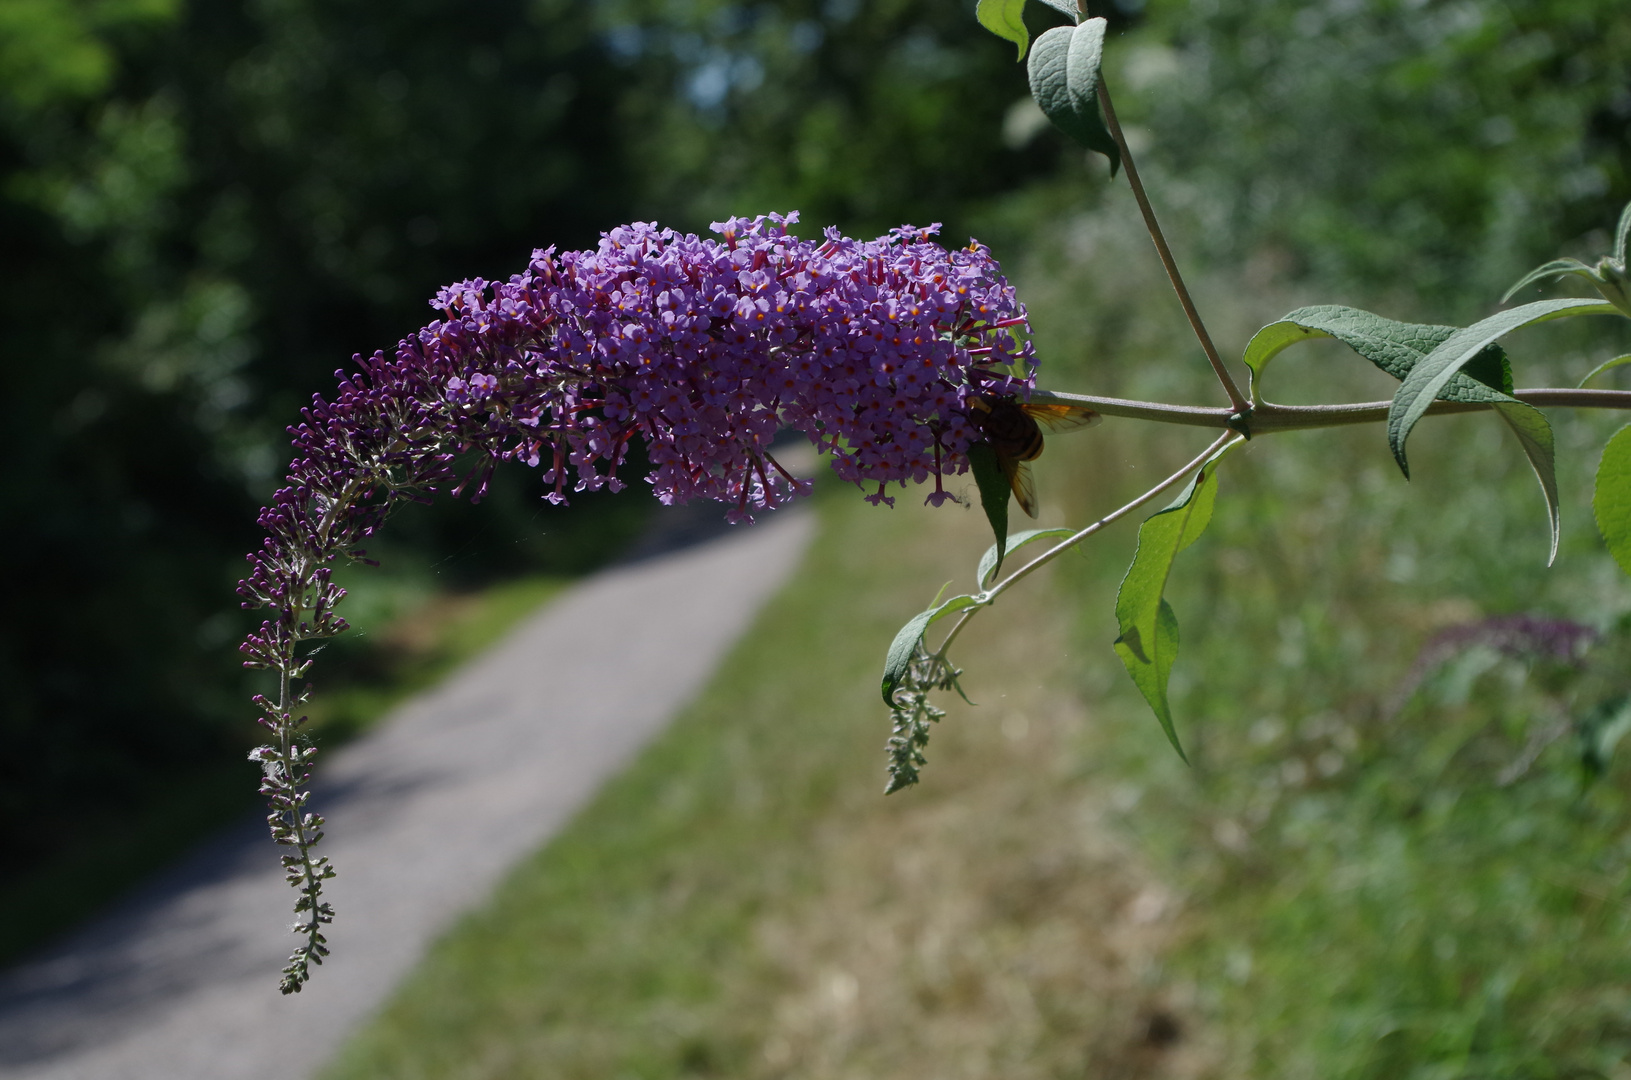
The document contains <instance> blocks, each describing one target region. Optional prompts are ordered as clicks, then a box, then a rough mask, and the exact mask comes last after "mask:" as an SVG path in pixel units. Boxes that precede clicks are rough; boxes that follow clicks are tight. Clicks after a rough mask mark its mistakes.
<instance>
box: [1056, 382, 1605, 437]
mask: <svg viewBox="0 0 1631 1080" xmlns="http://www.w3.org/2000/svg"><path fill="white" fill-rule="evenodd" d="M1512 396H1513V397H1515V398H1517V399H1518V400H1519V401H1521V402H1523V403H1525V404H1527V405H1534V406H1537V407H1552V408H1567V409H1628V410H1631V390H1580V389H1575V388H1573V387H1535V388H1531V389H1527V390H1514V391H1513V392H1512ZM1031 400H1032V401H1052V402H1058V403H1061V404H1069V405H1085V406H1087V407H1088V408H1091V409H1093V410H1094V411H1096V412H1100V413H1103V414H1104V415H1105V416H1123V417H1127V418H1129V419H1133V420H1150V421H1154V422H1155V423H1158V424H1181V425H1184V426H1187V427H1210V428H1228V427H1230V423H1229V422H1230V420H1231V418H1232V417H1233V416H1234V414H1233V413H1232V412H1230V411H1229V410H1228V409H1220V408H1211V407H1207V406H1201V405H1168V404H1165V403H1163V402H1159V401H1132V400H1128V399H1126V398H1111V397H1097V396H1094V395H1092V394H1067V393H1063V392H1060V391H1057V390H1033V391H1031ZM1392 405H1393V403H1392V402H1391V401H1358V402H1353V403H1351V404H1343V405H1275V404H1272V403H1271V402H1266V401H1265V402H1261V403H1259V404H1258V405H1257V407H1256V408H1255V409H1254V410H1253V411H1252V416H1251V432H1252V434H1253V435H1267V434H1272V433H1274V432H1276V431H1307V430H1309V429H1312V428H1327V427H1342V426H1345V425H1348V424H1374V423H1380V422H1381V421H1383V420H1386V419H1387V417H1388V410H1389V408H1391V407H1392ZM1487 408H1489V405H1488V404H1485V403H1483V402H1473V401H1435V402H1433V404H1432V405H1430V406H1429V407H1428V409H1427V413H1426V415H1428V416H1446V415H1450V414H1453V413H1469V412H1479V411H1482V410H1484V409H1487Z"/></svg>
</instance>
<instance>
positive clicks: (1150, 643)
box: [1115, 443, 1239, 761]
mask: <svg viewBox="0 0 1631 1080" xmlns="http://www.w3.org/2000/svg"><path fill="white" fill-rule="evenodd" d="M1233 445H1239V444H1238V443H1237V444H1233ZM1233 445H1231V446H1230V447H1226V448H1224V449H1223V450H1222V451H1220V452H1219V453H1218V454H1216V455H1215V456H1214V457H1213V458H1212V459H1211V460H1210V461H1208V462H1207V463H1206V464H1205V465H1204V466H1202V467H1201V469H1200V471H1199V472H1197V473H1196V474H1195V476H1194V478H1193V479H1191V480H1190V482H1189V484H1188V486H1186V487H1185V488H1184V490H1183V491H1182V492H1181V493H1180V494H1179V496H1178V497H1177V498H1176V499H1174V500H1173V501H1172V504H1171V505H1170V506H1168V507H1167V508H1166V509H1164V510H1161V511H1158V512H1157V513H1155V514H1153V515H1151V516H1150V518H1149V519H1148V520H1146V521H1145V522H1144V524H1143V525H1140V526H1139V529H1138V551H1137V553H1136V554H1134V556H1133V564H1132V565H1131V566H1130V567H1128V568H1127V576H1126V577H1124V578H1122V580H1121V589H1120V590H1119V591H1118V592H1117V593H1116V623H1117V625H1118V626H1119V628H1120V636H1119V637H1117V638H1116V642H1115V650H1116V655H1117V656H1119V657H1121V662H1122V664H1123V666H1125V667H1126V668H1127V674H1129V675H1131V676H1132V678H1133V683H1134V685H1136V686H1137V687H1138V690H1139V693H1141V694H1143V695H1144V700H1145V701H1146V702H1148V703H1149V706H1150V709H1151V710H1152V711H1153V712H1154V713H1155V718H1156V719H1157V720H1158V721H1160V723H1161V730H1162V731H1164V732H1166V735H1167V739H1168V740H1169V741H1170V742H1171V743H1172V748H1173V749H1174V750H1176V751H1178V756H1179V757H1181V758H1183V759H1184V760H1185V761H1188V760H1189V759H1188V757H1186V756H1185V755H1184V748H1183V746H1182V745H1181V744H1180V743H1179V741H1178V732H1177V730H1176V729H1175V728H1174V727H1173V723H1172V708H1171V706H1170V705H1169V704H1168V702H1167V681H1168V678H1169V677H1170V675H1171V674H1172V662H1173V660H1174V659H1175V658H1176V657H1177V655H1178V617H1177V616H1176V615H1174V614H1173V611H1172V608H1171V607H1170V606H1169V605H1168V604H1167V602H1166V599H1165V598H1164V596H1163V595H1162V594H1163V593H1164V592H1165V591H1166V587H1167V576H1168V575H1169V574H1170V573H1171V572H1172V563H1173V560H1175V559H1176V558H1177V557H1178V553H1179V552H1180V551H1182V550H1184V548H1186V547H1188V546H1189V545H1190V544H1193V543H1194V542H1195V541H1196V540H1198V539H1199V538H1200V536H1201V534H1202V533H1203V532H1205V531H1206V526H1207V524H1208V523H1210V522H1211V520H1212V504H1213V501H1214V500H1215V499H1216V497H1217V479H1216V476H1215V473H1216V469H1217V463H1218V461H1219V459H1220V458H1222V456H1223V455H1224V454H1226V453H1228V452H1229V450H1230V449H1233Z"/></svg>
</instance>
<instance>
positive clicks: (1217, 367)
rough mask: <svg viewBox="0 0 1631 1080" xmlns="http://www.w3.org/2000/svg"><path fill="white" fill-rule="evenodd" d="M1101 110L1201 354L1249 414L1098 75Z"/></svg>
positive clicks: (1234, 402) (1240, 409)
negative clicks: (1191, 292) (1198, 307)
mask: <svg viewBox="0 0 1631 1080" xmlns="http://www.w3.org/2000/svg"><path fill="white" fill-rule="evenodd" d="M1098 93H1099V108H1100V109H1102V110H1103V111H1104V126H1105V127H1106V128H1108V129H1109V131H1110V137H1111V138H1112V139H1114V140H1116V149H1117V150H1119V151H1120V152H1121V167H1122V168H1123V169H1124V170H1126V172H1127V184H1128V186H1130V187H1131V188H1132V189H1133V198H1134V199H1137V200H1138V209H1139V212H1140V213H1142V214H1143V215H1144V227H1145V228H1147V229H1148V230H1149V232H1150V239H1151V240H1153V241H1155V253H1156V254H1157V255H1159V256H1160V257H1161V265H1162V266H1163V267H1165V268H1166V271H1167V280H1169V281H1171V282H1172V288H1173V291H1174V292H1176V293H1177V294H1178V302H1179V303H1180V304H1182V305H1183V307H1184V315H1186V316H1187V317H1188V318H1189V326H1190V329H1192V330H1194V331H1195V338H1196V340H1198V341H1199V342H1200V343H1201V351H1202V352H1204V353H1206V359H1207V362H1208V363H1210V364H1211V365H1212V371H1213V372H1214V373H1215V374H1216V375H1217V377H1218V381H1219V382H1220V383H1222V384H1223V389H1224V391H1225V392H1226V393H1228V395H1229V403H1230V404H1231V405H1232V406H1234V408H1233V409H1232V410H1231V411H1233V412H1236V413H1242V414H1244V413H1249V412H1250V411H1251V403H1250V402H1248V401H1247V400H1246V396H1245V395H1244V394H1242V393H1241V392H1240V387H1239V386H1236V385H1235V380H1234V378H1233V377H1232V376H1231V375H1230V374H1229V369H1228V367H1226V366H1225V365H1224V363H1223V357H1222V356H1220V355H1218V347H1217V346H1216V345H1214V344H1212V335H1211V334H1208V333H1207V332H1206V324H1205V323H1203V322H1201V315H1200V312H1199V311H1197V310H1195V301H1194V300H1192V299H1190V296H1189V288H1188V286H1186V285H1185V284H1184V278H1183V275H1182V274H1180V273H1179V272H1178V262H1177V260H1175V259H1174V258H1173V257H1172V249H1171V248H1169V247H1168V246H1167V238H1166V235H1165V234H1164V233H1162V232H1161V223H1160V222H1158V221H1156V220H1155V208H1154V207H1152V206H1151V205H1150V199H1149V196H1148V195H1146V194H1145V193H1144V183H1143V181H1141V180H1140V179H1139V178H1138V166H1137V165H1135V164H1134V163H1133V152H1132V151H1131V150H1129V149H1128V148H1127V137H1126V136H1125V135H1123V134H1122V133H1121V124H1120V123H1118V122H1117V120H1116V110H1115V108H1114V106H1112V105H1111V104H1110V90H1109V88H1108V87H1107V86H1106V85H1105V82H1104V75H1103V73H1102V72H1101V73H1100V75H1099V88H1098Z"/></svg>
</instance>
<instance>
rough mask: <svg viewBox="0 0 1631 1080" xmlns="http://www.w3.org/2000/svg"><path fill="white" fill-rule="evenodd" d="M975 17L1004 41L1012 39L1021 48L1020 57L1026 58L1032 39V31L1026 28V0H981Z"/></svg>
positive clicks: (975, 11)
mask: <svg viewBox="0 0 1631 1080" xmlns="http://www.w3.org/2000/svg"><path fill="white" fill-rule="evenodd" d="M974 17H975V18H976V19H978V20H979V21H980V25H981V26H983V27H985V28H986V29H987V30H989V31H991V32H992V33H993V34H996V35H997V36H998V37H1000V38H1002V39H1003V40H1004V41H1012V42H1013V43H1014V45H1015V47H1017V48H1018V49H1019V59H1020V60H1023V59H1025V47H1026V46H1027V45H1029V44H1030V41H1031V32H1030V31H1029V30H1027V29H1026V28H1025V0H980V2H979V4H978V5H976V6H975V8H974Z"/></svg>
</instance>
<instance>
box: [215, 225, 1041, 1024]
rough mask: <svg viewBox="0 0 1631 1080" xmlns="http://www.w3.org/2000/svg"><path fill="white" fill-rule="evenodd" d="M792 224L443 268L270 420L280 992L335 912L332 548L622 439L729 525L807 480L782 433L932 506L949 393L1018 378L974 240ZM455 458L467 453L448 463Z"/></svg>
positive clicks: (567, 466)
mask: <svg viewBox="0 0 1631 1080" xmlns="http://www.w3.org/2000/svg"><path fill="white" fill-rule="evenodd" d="M797 220H798V217H797V215H796V214H789V215H787V216H786V217H783V216H781V215H779V214H771V215H770V216H769V217H768V218H764V217H761V218H755V219H752V220H747V219H742V218H732V219H731V220H729V221H726V222H722V223H717V224H715V225H714V226H713V229H714V231H715V232H717V233H718V234H719V235H720V236H721V237H723V240H714V239H703V238H700V237H697V236H695V235H681V234H678V233H675V232H674V231H672V230H670V229H662V228H659V227H658V226H657V225H655V224H634V225H628V226H623V227H620V228H617V229H613V230H612V231H611V232H609V233H607V234H605V236H603V237H602V239H601V242H600V246H599V247H598V248H597V249H596V250H594V251H573V252H566V253H562V254H557V253H556V251H555V249H554V248H548V249H545V250H540V251H535V252H534V253H533V257H532V262H531V264H530V265H529V266H528V268H527V272H526V273H524V274H518V275H516V276H515V277H512V278H510V280H509V281H508V282H488V281H484V280H482V279H479V278H477V279H473V280H470V281H463V282H459V283H457V284H454V285H450V286H448V287H446V288H444V289H442V290H440V291H439V292H438V293H437V294H436V297H435V298H434V299H433V300H432V301H431V306H432V307H433V308H435V309H437V310H438V311H440V312H441V314H442V318H441V319H439V320H437V321H435V322H432V323H430V324H429V325H428V326H426V327H424V328H423V329H422V330H420V331H419V332H418V333H417V334H415V335H413V336H412V337H409V338H406V339H405V340H403V341H402V342H400V343H398V345H397V347H396V350H395V351H394V352H393V353H392V354H391V355H390V356H387V355H386V354H384V353H375V354H374V355H373V356H372V357H371V358H369V359H366V360H364V359H362V358H360V357H359V358H357V363H358V364H359V365H360V367H361V370H359V371H357V372H355V373H353V374H351V375H349V376H347V375H345V374H344V373H343V372H342V373H337V377H338V378H339V380H340V385H339V391H338V393H337V394H336V395H335V396H334V398H333V400H332V401H329V400H325V399H323V398H321V397H317V398H313V400H312V403H311V405H310V407H309V408H307V409H305V410H303V412H302V415H303V417H304V422H302V423H300V424H298V425H296V426H295V427H293V428H291V429H290V433H291V434H292V435H293V436H294V448H295V459H294V462H293V463H292V464H291V465H290V467H289V474H288V482H287V486H286V487H284V488H283V489H281V490H280V491H278V492H277V493H276V494H275V495H274V496H273V498H272V503H271V505H269V506H267V507H266V508H265V509H263V510H262V511H261V515H260V525H261V527H262V528H263V529H264V530H265V531H266V537H267V538H266V541H265V542H264V544H263V545H262V547H261V548H260V550H258V551H256V552H254V553H252V554H251V555H250V556H249V561H250V563H251V564H252V566H251V569H250V573H249V576H248V577H247V578H245V579H244V580H243V581H242V582H240V583H239V586H238V592H239V594H240V595H241V596H242V597H243V598H244V606H245V607H250V608H259V607H267V608H271V609H272V611H273V615H272V616H271V617H270V618H268V619H267V620H266V621H265V622H263V623H262V624H261V627H260V629H259V630H257V631H256V632H255V633H254V634H251V635H250V636H249V637H248V638H247V639H246V640H245V641H244V643H243V645H242V646H241V649H240V651H241V652H242V653H243V655H244V661H245V663H246V665H248V666H250V667H256V668H267V669H270V670H272V671H275V672H277V673H278V676H279V680H280V685H279V696H278V700H277V701H275V702H274V701H271V700H268V699H265V698H261V699H259V701H258V704H259V705H260V707H261V709H262V711H263V712H264V713H265V716H264V717H263V719H262V723H264V724H266V725H267V726H268V727H269V728H270V729H271V730H272V731H273V732H274V734H275V736H276V738H277V745H275V746H269V747H262V748H261V749H260V750H257V751H256V752H255V755H254V760H256V761H257V762H259V763H260V764H261V766H262V768H263V770H264V772H265V776H266V780H265V782H264V783H263V786H262V790H263V792H264V793H265V794H266V795H267V796H268V798H269V799H270V800H271V802H272V814H271V815H270V817H269V819H268V820H269V823H270V825H271V827H272V832H273V837H274V839H276V840H277V841H278V842H279V843H281V844H285V845H288V846H291V847H294V848H296V849H297V854H293V855H287V856H285V857H284V864H285V869H286V870H287V871H288V877H289V881H290V883H291V884H293V885H295V886H296V887H298V888H299V889H300V890H301V899H300V901H299V902H298V903H297V907H296V910H297V912H299V913H300V914H301V916H302V922H300V923H299V924H297V926H296V928H295V929H296V931H297V932H299V933H301V934H302V935H304V941H303V943H302V944H301V946H300V947H299V948H298V949H297V950H296V952H295V955H294V956H293V957H291V959H290V964H289V966H288V967H287V968H285V969H284V982H283V990H284V992H285V993H290V992H294V991H298V990H299V989H300V986H301V985H302V984H303V983H304V982H305V980H306V978H307V976H308V973H309V970H308V969H309V965H310V964H312V963H321V962H322V956H323V955H324V954H326V952H327V949H326V947H325V945H324V943H323V935H322V933H321V932H320V927H321V925H322V924H323V923H326V922H328V921H329V920H330V919H331V918H332V912H331V911H330V909H329V908H328V905H327V904H324V903H322V902H321V900H320V893H321V883H322V881H323V880H325V879H326V878H327V877H329V876H332V874H333V870H332V868H330V867H329V865H328V863H327V860H325V859H322V858H314V857H313V856H312V855H311V852H310V849H311V847H312V845H313V844H315V843H316V841H317V838H318V837H320V835H321V828H322V819H321V818H320V817H317V816H316V815H315V814H307V813H305V812H304V809H303V808H304V804H305V792H304V791H303V790H302V789H303V784H304V780H305V777H306V773H307V771H308V767H309V765H310V762H311V756H312V751H311V750H310V748H304V747H301V746H300V745H299V743H298V739H297V738H296V732H297V729H298V728H299V726H300V725H301V723H303V722H304V718H303V717H301V718H296V713H297V712H298V710H299V707H300V705H301V703H302V702H303V701H304V700H305V690H304V689H302V688H301V687H299V686H297V685H296V683H297V680H300V679H301V678H303V676H304V675H305V671H306V668H307V666H308V665H309V660H308V659H305V658H304V654H303V653H302V650H301V643H302V642H307V641H312V640H316V639H321V638H326V637H332V636H333V635H335V634H338V633H340V632H342V631H343V630H344V629H345V628H346V627H345V621H344V620H343V619H341V618H340V617H339V616H338V615H337V614H336V613H335V607H336V605H337V604H338V603H339V601H340V599H341V597H343V596H344V590H343V589H340V588H339V587H338V586H336V585H334V584H333V583H332V582H331V580H330V575H331V572H332V569H331V565H332V564H333V563H334V562H335V561H336V560H337V559H339V558H341V557H342V556H344V557H351V558H360V557H361V555H362V552H361V551H360V550H359V545H360V544H361V543H362V542H363V541H364V540H365V539H366V538H367V537H368V536H370V535H372V534H373V532H374V531H375V530H376V529H377V528H379V526H380V525H381V524H382V523H383V521H384V520H385V517H386V516H387V514H388V513H389V512H390V510H391V509H392V508H393V507H394V506H395V505H396V504H398V503H400V502H402V501H404V500H407V499H421V500H422V499H425V498H426V497H427V496H428V494H429V493H431V492H435V491H439V490H443V489H451V490H452V492H453V493H454V494H455V495H460V494H463V493H465V492H469V493H470V496H471V498H472V499H473V500H477V499H480V498H481V495H482V493H483V492H484V491H485V490H486V486H487V480H488V478H489V477H490V476H491V474H492V470H493V468H494V467H495V466H496V465H497V464H498V463H499V462H501V461H506V460H515V461H522V462H525V463H526V464H528V465H531V466H534V467H536V468H539V469H541V470H542V472H543V480H544V482H545V484H546V486H547V488H548V491H547V493H546V495H545V498H547V499H548V500H549V501H550V502H552V503H562V502H565V501H566V500H567V497H568V492H569V491H570V492H573V493H575V492H579V491H597V490H599V489H601V488H603V487H605V488H609V489H611V490H613V491H616V490H619V489H620V488H621V487H622V486H623V484H622V482H621V481H619V480H618V479H617V477H616V471H617V468H618V466H619V465H620V464H621V463H622V462H623V460H624V458H625V457H626V456H627V455H628V452H629V447H630V444H631V443H632V442H633V440H635V439H640V440H642V441H643V442H644V444H645V446H646V453H647V457H648V458H649V460H650V461H651V463H652V470H651V473H650V474H649V475H648V476H647V477H646V482H647V483H649V484H650V485H651V487H652V491H653V493H654V494H655V495H656V496H657V498H658V499H659V500H660V501H662V502H664V503H667V504H674V503H682V502H687V501H689V500H691V499H697V498H706V499H714V500H717V501H720V502H722V503H725V504H726V505H727V506H728V507H729V508H730V509H729V511H728V516H729V518H730V519H731V520H732V521H743V522H746V521H751V520H752V515H753V512H754V511H756V510H762V509H770V508H773V507H776V506H779V505H781V504H782V503H784V502H786V501H787V500H789V499H791V498H793V497H795V496H797V495H802V494H805V493H807V492H808V491H809V488H810V484H809V482H808V481H803V480H799V479H796V478H795V477H793V476H792V475H791V474H789V473H788V472H787V471H786V470H785V469H783V468H782V467H781V465H780V464H778V463H777V462H776V460H775V458H773V457H772V456H771V454H770V449H769V448H770V444H771V441H772V440H773V439H774V438H775V436H776V433H777V432H778V431H779V430H780V429H782V428H783V427H793V428H796V429H798V430H799V431H802V432H803V433H805V434H806V435H807V436H808V437H809V438H810V440H811V441H812V442H813V443H814V444H815V445H816V446H817V447H818V448H819V449H821V450H822V451H825V452H826V453H827V454H829V455H830V459H831V462H832V467H833V469H834V471H836V472H837V473H838V475H839V476H840V477H842V478H843V479H845V480H848V481H851V482H853V483H855V484H857V485H861V486H863V487H864V488H865V489H866V490H867V491H868V494H867V496H866V497H867V499H868V501H870V502H874V503H877V502H884V503H889V504H890V505H893V503H894V499H893V498H891V497H890V496H889V495H888V493H887V491H888V485H889V484H891V483H896V482H898V483H900V484H901V485H902V486H904V485H905V484H906V482H907V481H909V480H910V481H915V482H919V483H921V482H924V481H926V480H928V479H929V478H930V477H931V476H932V477H933V478H934V480H935V491H934V493H933V494H931V495H930V496H929V501H930V502H933V503H934V504H936V505H939V504H940V503H941V502H943V501H945V500H947V499H950V498H951V497H952V496H951V495H950V494H949V493H947V492H946V491H945V490H944V488H943V487H942V486H941V480H942V478H943V477H945V476H947V475H955V474H958V473H962V472H965V471H966V470H967V468H968V459H967V450H968V446H969V444H970V443H971V442H973V441H974V440H976V439H977V438H978V437H979V435H978V433H977V431H976V429H975V427H974V426H973V425H972V424H971V423H970V421H969V418H968V413H967V407H966V403H967V400H968V398H969V397H970V396H971V395H976V394H977V395H981V396H985V397H991V396H1009V395H1021V396H1023V395H1024V394H1026V393H1027V392H1028V391H1029V389H1030V388H1031V386H1032V384H1033V383H1034V379H1035V367H1036V361H1035V357H1034V355H1033V353H1032V350H1031V346H1030V345H1029V344H1028V343H1025V344H1021V342H1020V341H1019V340H1018V339H1017V338H1016V337H1015V336H1014V334H1013V333H1012V329H1013V328H1019V327H1024V326H1025V308H1024V306H1023V305H1022V304H1020V303H1019V301H1018V300H1017V299H1016V298H1015V296H1014V292H1013V289H1011V288H1010V287H1009V285H1008V283H1007V281H1006V280H1005V279H1004V278H1003V277H1002V276H1001V271H1000V268H999V267H998V265H997V263H996V260H994V259H993V258H992V257H991V254H990V252H989V251H988V250H987V249H986V248H985V247H983V246H982V245H980V244H977V243H970V244H969V246H968V247H966V248H962V249H960V250H957V251H948V250H946V249H945V248H942V247H940V246H939V245H938V244H936V243H935V242H934V241H933V240H932V239H931V237H933V236H934V235H935V234H936V233H937V232H938V231H939V226H932V227H930V228H927V229H920V228H914V227H911V226H903V227H901V228H899V229H894V230H891V232H890V233H889V235H887V236H884V237H881V238H879V239H877V240H871V241H857V240H850V239H847V238H845V237H843V236H841V235H840V234H839V233H838V231H837V230H836V229H828V230H827V232H826V236H825V239H824V240H823V241H822V242H821V243H812V242H809V241H805V240H800V239H799V238H797V237H795V236H792V235H790V234H789V233H788V232H787V226H788V225H790V224H792V223H793V222H795V221H797ZM471 452H474V453H477V454H479V455H480V456H481V465H480V466H479V467H477V468H476V469H475V470H474V471H473V472H472V473H471V474H469V475H465V476H459V475H457V474H456V472H455V469H454V461H455V459H456V458H457V457H458V456H459V455H461V454H467V453H471Z"/></svg>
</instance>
